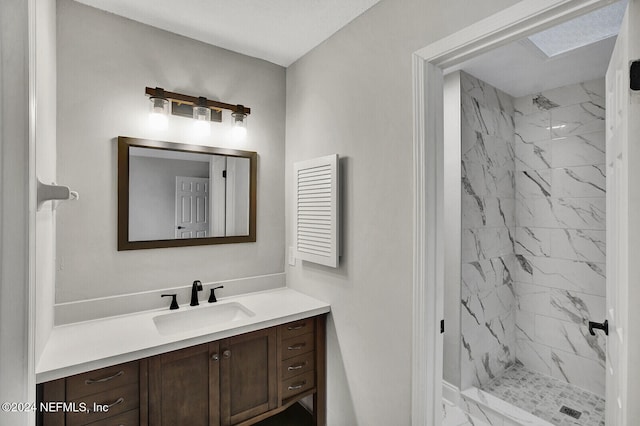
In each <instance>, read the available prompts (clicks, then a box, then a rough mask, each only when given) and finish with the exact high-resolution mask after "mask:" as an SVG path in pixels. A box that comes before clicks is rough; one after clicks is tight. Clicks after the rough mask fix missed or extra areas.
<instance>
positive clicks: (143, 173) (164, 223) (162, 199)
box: [129, 156, 209, 241]
mask: <svg viewBox="0 0 640 426" xmlns="http://www.w3.org/2000/svg"><path fill="white" fill-rule="evenodd" d="M177 176H187V177H200V178H208V177H209V163H204V162H201V161H187V160H175V159H166V158H153V157H139V156H131V157H130V159H129V240H130V241H145V240H163V239H169V240H171V239H174V238H175V237H176V177H177ZM132 212H135V214H132Z"/></svg>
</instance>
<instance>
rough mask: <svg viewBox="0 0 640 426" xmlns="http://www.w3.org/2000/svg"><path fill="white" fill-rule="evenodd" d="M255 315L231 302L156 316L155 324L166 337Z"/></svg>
mask: <svg viewBox="0 0 640 426" xmlns="http://www.w3.org/2000/svg"><path fill="white" fill-rule="evenodd" d="M254 315H255V313H253V312H251V311H250V310H249V309H247V308H246V307H245V306H243V305H241V304H240V303H237V302H231V303H225V304H220V305H210V306H206V307H198V308H194V309H189V308H186V309H185V310H184V311H181V312H169V313H166V314H161V315H156V316H155V317H153V323H154V324H155V326H156V328H157V329H158V332H159V333H160V334H163V335H165V334H174V333H183V332H185V331H190V330H196V329H200V328H204V327H211V326H213V325H220V324H225V323H230V322H234V321H240V320H243V319H245V318H249V317H252V316H254Z"/></svg>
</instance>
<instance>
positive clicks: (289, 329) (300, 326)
mask: <svg viewBox="0 0 640 426" xmlns="http://www.w3.org/2000/svg"><path fill="white" fill-rule="evenodd" d="M313 324H314V320H313V318H307V319H303V320H300V321H294V322H290V323H288V324H283V325H281V326H280V335H281V336H282V338H283V339H288V338H290V337H294V336H300V335H302V334H307V333H313V331H314V327H313Z"/></svg>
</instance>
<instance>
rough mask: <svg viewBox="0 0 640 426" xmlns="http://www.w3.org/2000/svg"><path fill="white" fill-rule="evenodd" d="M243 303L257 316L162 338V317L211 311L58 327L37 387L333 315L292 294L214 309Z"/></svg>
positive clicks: (247, 298) (244, 299)
mask: <svg viewBox="0 0 640 426" xmlns="http://www.w3.org/2000/svg"><path fill="white" fill-rule="evenodd" d="M233 302H236V303H240V304H242V305H244V306H245V307H246V308H248V309H249V310H251V311H252V312H254V313H255V315H254V316H252V317H249V318H244V319H239V320H236V321H232V322H226V323H223V324H215V323H212V324H210V325H207V326H204V327H203V326H202V325H201V324H200V325H198V327H197V328H195V329H193V330H184V331H183V332H179V333H175V334H171V335H161V334H160V333H159V332H158V330H157V329H156V326H155V324H154V322H153V317H155V316H157V315H158V314H167V313H170V312H176V313H178V312H185V311H187V310H192V309H206V308H207V307H210V306H212V305H211V304H209V303H207V301H206V300H205V301H204V302H202V301H201V302H200V306H193V307H192V306H189V305H183V306H181V307H180V309H178V310H175V311H169V309H168V307H167V308H164V309H155V310H150V311H144V312H139V313H135V314H129V315H121V316H116V317H108V318H103V319H97V320H93V321H85V322H79V323H74V324H66V325H62V326H58V327H54V328H53V330H52V331H51V335H50V336H49V340H48V341H47V344H46V346H45V348H44V351H43V353H42V356H41V357H40V360H39V361H38V365H37V367H36V381H37V382H38V383H42V382H47V381H49V380H55V379H59V378H62V377H66V376H71V375H74V374H79V373H84V372H86V371H91V370H95V369H97V368H103V367H107V366H110V365H115V364H120V363H123V362H128V361H133V360H136V359H140V358H145V357H149V356H153V355H157V354H161V353H164V352H169V351H173V350H176V349H182V348H186V347H189V346H193V345H197V344H200V343H206V342H211V341H214V340H219V339H224V338H226V337H231V336H235V335H238V334H242V333H247V332H250V331H255V330H259V329H263V328H267V327H272V326H275V325H280V324H284V323H287V322H291V321H297V320H299V319H302V318H307V317H310V316H314V315H319V314H323V313H327V312H329V311H330V310H331V307H330V305H329V304H328V303H324V302H322V301H319V300H317V299H314V298H312V297H310V296H307V295H304V294H302V293H299V292H297V291H295V290H291V289H289V288H279V289H276V290H268V291H263V292H257V293H249V294H245V295H241V296H235V297H228V298H221V299H219V300H218V303H217V304H216V305H223V304H226V303H233Z"/></svg>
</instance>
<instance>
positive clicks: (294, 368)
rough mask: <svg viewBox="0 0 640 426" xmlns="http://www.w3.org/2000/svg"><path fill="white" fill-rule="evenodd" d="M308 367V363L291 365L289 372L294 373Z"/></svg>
mask: <svg viewBox="0 0 640 426" xmlns="http://www.w3.org/2000/svg"><path fill="white" fill-rule="evenodd" d="M305 365H307V362H306V361H305V362H299V363H297V364H293V365H290V366H289V367H287V370H289V371H293V370H300V369H301V368H304V366H305Z"/></svg>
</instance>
